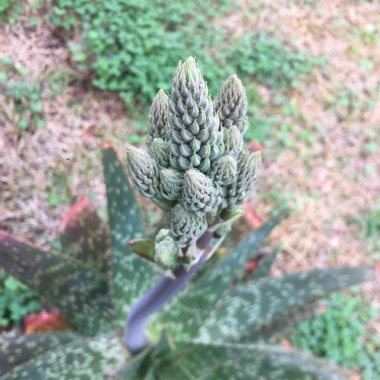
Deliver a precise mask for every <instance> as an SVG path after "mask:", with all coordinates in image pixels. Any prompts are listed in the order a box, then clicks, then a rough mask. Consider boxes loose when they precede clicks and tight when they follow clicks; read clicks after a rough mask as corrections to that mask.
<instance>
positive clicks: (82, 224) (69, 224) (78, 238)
mask: <svg viewBox="0 0 380 380" xmlns="http://www.w3.org/2000/svg"><path fill="white" fill-rule="evenodd" d="M60 241H61V245H62V249H63V251H64V253H67V254H68V255H70V256H72V257H74V258H76V259H78V260H80V261H82V262H84V263H85V264H88V265H90V266H93V267H94V268H96V269H98V270H100V271H101V272H106V271H107V270H108V260H107V255H106V254H107V250H108V236H107V229H106V226H105V225H104V223H103V222H102V221H101V220H100V218H99V216H98V214H97V213H96V210H95V208H94V206H93V205H92V204H91V203H90V201H89V199H88V198H86V197H85V198H81V199H79V200H78V201H77V202H76V203H75V204H74V205H73V206H71V208H70V210H69V211H68V212H67V214H66V215H65V217H64V219H63V221H62V224H61V227H60Z"/></svg>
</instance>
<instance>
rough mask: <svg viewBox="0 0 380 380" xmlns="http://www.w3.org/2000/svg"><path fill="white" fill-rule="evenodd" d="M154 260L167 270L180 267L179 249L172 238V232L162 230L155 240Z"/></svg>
mask: <svg viewBox="0 0 380 380" xmlns="http://www.w3.org/2000/svg"><path fill="white" fill-rule="evenodd" d="M154 260H155V261H156V263H157V264H159V265H160V266H162V267H163V268H165V269H174V268H175V267H176V266H177V265H178V262H179V260H178V247H177V244H176V242H175V241H174V239H173V238H172V237H171V236H170V230H167V229H162V230H160V231H159V232H158V234H157V236H156V239H155V252H154Z"/></svg>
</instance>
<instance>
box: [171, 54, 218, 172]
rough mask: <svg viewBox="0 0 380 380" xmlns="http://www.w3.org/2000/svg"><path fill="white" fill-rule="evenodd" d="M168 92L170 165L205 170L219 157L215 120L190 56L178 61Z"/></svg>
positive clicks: (209, 101)
mask: <svg viewBox="0 0 380 380" xmlns="http://www.w3.org/2000/svg"><path fill="white" fill-rule="evenodd" d="M171 94H172V97H171V100H170V103H169V120H168V122H169V127H168V134H167V140H168V143H169V150H170V166H171V167H172V168H173V169H175V170H181V171H186V170H188V169H191V168H195V169H198V170H200V171H201V172H204V173H205V172H207V171H208V170H209V169H210V166H211V162H212V161H213V160H215V159H216V158H218V157H219V150H218V145H219V144H220V134H219V121H218V119H217V118H216V117H215V115H214V111H213V105H212V101H211V99H210V98H209V97H208V89H207V85H206V82H205V81H204V79H203V77H202V74H201V72H200V70H199V68H198V66H197V65H196V63H195V60H194V58H192V57H190V58H188V59H187V60H186V61H185V62H180V63H179V64H178V67H177V71H176V73H175V75H174V79H173V84H172V91H171Z"/></svg>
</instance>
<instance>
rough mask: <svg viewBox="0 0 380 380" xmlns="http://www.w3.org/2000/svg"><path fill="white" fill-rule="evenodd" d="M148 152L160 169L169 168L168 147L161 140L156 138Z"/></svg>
mask: <svg viewBox="0 0 380 380" xmlns="http://www.w3.org/2000/svg"><path fill="white" fill-rule="evenodd" d="M149 151H150V153H151V155H152V158H153V159H154V160H155V161H156V162H157V164H158V165H159V166H160V167H162V168H167V167H168V166H169V147H168V144H167V143H166V142H165V141H164V140H163V139H161V138H159V137H156V138H155V139H154V140H153V141H152V143H151V145H150V148H149Z"/></svg>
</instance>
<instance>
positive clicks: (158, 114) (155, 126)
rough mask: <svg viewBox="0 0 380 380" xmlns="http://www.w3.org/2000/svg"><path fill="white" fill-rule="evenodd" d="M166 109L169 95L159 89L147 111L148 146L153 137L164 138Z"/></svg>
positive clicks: (167, 108)
mask: <svg viewBox="0 0 380 380" xmlns="http://www.w3.org/2000/svg"><path fill="white" fill-rule="evenodd" d="M168 110H169V97H168V96H167V95H166V93H165V91H164V90H162V89H161V90H160V91H158V92H157V94H156V96H155V98H154V100H153V103H152V105H151V107H150V111H149V126H148V137H147V145H148V147H150V146H151V144H152V142H153V140H154V139H155V138H162V139H165V133H166V130H165V129H166V123H167V115H168Z"/></svg>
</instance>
